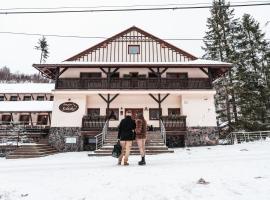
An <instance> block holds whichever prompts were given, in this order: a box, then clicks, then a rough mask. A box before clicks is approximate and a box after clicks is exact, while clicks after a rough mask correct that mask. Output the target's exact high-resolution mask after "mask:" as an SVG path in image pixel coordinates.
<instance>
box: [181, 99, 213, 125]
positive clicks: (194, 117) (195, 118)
mask: <svg viewBox="0 0 270 200" xmlns="http://www.w3.org/2000/svg"><path fill="white" fill-rule="evenodd" d="M182 114H183V115H186V116H187V126H189V127H191V126H216V111H215V104H214V95H213V94H212V95H211V94H207V95H206V94H205V95H204V94H201V95H198V94H196V95H188V94H186V95H182Z"/></svg>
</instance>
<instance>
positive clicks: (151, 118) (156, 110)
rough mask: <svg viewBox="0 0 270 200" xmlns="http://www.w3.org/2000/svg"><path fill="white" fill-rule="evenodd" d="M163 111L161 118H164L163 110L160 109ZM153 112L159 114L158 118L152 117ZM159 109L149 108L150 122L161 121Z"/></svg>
mask: <svg viewBox="0 0 270 200" xmlns="http://www.w3.org/2000/svg"><path fill="white" fill-rule="evenodd" d="M160 111H161V116H162V109H160ZM152 112H157V115H158V117H154V118H153V116H152ZM159 119H160V118H159V108H149V120H159Z"/></svg>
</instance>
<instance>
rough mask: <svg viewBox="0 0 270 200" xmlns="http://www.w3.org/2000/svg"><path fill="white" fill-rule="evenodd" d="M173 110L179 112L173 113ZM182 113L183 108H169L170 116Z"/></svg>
mask: <svg viewBox="0 0 270 200" xmlns="http://www.w3.org/2000/svg"><path fill="white" fill-rule="evenodd" d="M173 110H177V114H172V113H171V112H172V111H173ZM175 115H181V108H168V116H175Z"/></svg>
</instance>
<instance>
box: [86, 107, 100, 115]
mask: <svg viewBox="0 0 270 200" xmlns="http://www.w3.org/2000/svg"><path fill="white" fill-rule="evenodd" d="M87 115H89V116H91V117H98V116H100V109H99V108H88V109H87Z"/></svg>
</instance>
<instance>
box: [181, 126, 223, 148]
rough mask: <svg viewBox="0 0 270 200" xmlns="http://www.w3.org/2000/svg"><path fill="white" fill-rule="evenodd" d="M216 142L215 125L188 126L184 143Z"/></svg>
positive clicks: (202, 143)
mask: <svg viewBox="0 0 270 200" xmlns="http://www.w3.org/2000/svg"><path fill="white" fill-rule="evenodd" d="M216 144H218V131H217V127H188V128H187V133H186V138H185V145H186V146H203V145H216Z"/></svg>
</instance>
